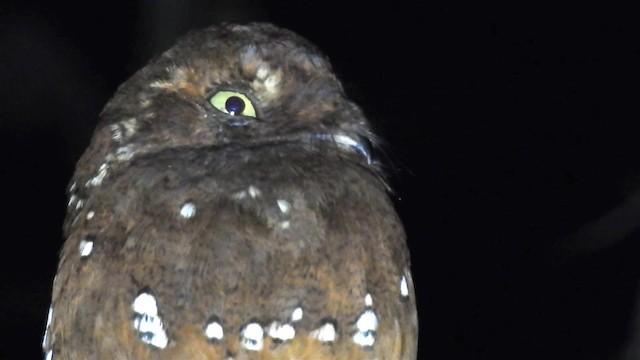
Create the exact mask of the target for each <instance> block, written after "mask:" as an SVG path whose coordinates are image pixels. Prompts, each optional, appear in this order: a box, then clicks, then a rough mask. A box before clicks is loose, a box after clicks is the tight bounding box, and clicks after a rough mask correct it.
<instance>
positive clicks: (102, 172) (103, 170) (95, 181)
mask: <svg viewBox="0 0 640 360" xmlns="http://www.w3.org/2000/svg"><path fill="white" fill-rule="evenodd" d="M107 169H108V166H107V164H106V163H105V164H102V165H100V167H99V168H98V174H97V175H96V176H94V177H92V178H91V179H89V181H87V184H86V185H87V186H99V185H100V184H102V180H104V178H105V177H106V176H107Z"/></svg>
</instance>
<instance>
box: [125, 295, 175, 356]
mask: <svg viewBox="0 0 640 360" xmlns="http://www.w3.org/2000/svg"><path fill="white" fill-rule="evenodd" d="M132 307H133V311H134V312H135V313H136V314H137V315H136V317H135V319H134V320H133V327H134V328H135V329H136V330H137V331H138V335H139V336H140V340H142V342H144V343H146V344H149V345H152V346H155V347H157V348H160V349H164V348H165V347H167V344H168V343H169V338H168V337H167V333H166V331H165V330H164V327H163V324H162V320H161V319H160V317H158V305H157V303H156V298H155V297H154V296H153V295H151V294H149V293H146V292H144V293H141V294H140V295H138V296H137V297H136V298H135V300H133V304H132Z"/></svg>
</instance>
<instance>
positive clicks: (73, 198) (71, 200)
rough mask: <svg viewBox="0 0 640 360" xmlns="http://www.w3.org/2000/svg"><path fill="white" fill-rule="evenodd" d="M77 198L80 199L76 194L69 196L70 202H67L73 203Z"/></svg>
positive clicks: (69, 204)
mask: <svg viewBox="0 0 640 360" xmlns="http://www.w3.org/2000/svg"><path fill="white" fill-rule="evenodd" d="M77 200H78V197H77V196H75V195H71V196H69V203H68V204H67V206H71V205H73V204H74V203H75V202H76V201H77Z"/></svg>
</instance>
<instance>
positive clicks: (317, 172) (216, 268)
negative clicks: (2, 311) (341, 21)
mask: <svg viewBox="0 0 640 360" xmlns="http://www.w3.org/2000/svg"><path fill="white" fill-rule="evenodd" d="M252 107H253V108H254V109H255V114H254V112H252V110H251V108H252ZM368 142H371V143H374V144H375V138H374V137H373V135H372V134H371V132H370V130H369V125H368V122H367V120H366V119H365V118H364V116H363V114H362V112H361V111H360V109H359V108H358V107H357V106H356V105H355V104H353V103H352V102H351V101H350V100H348V99H347V98H346V97H345V95H344V93H343V90H342V88H341V85H340V83H339V81H338V80H337V79H336V77H335V75H334V74H333V73H332V71H331V68H330V65H329V63H328V61H327V59H326V58H325V57H324V56H322V55H321V54H320V53H319V52H318V51H317V50H316V49H315V48H314V47H313V45H311V44H309V43H308V42H307V41H305V40H304V39H302V38H300V37H298V36H297V35H295V34H293V33H291V32H289V31H286V30H283V29H279V28H277V27H274V26H272V25H268V24H250V25H223V26H220V27H211V28H208V29H205V30H202V31H199V32H194V33H192V34H190V35H188V36H187V37H185V38H183V39H182V40H181V41H179V42H178V44H177V45H176V46H174V47H173V48H171V49H170V50H168V51H167V52H165V53H164V54H163V55H162V56H160V57H159V58H158V59H156V60H154V61H152V62H151V63H150V64H149V65H147V66H146V67H145V68H143V69H142V70H140V71H139V72H138V73H136V74H135V75H134V76H133V77H132V78H131V79H129V80H128V81H127V82H125V83H124V84H123V85H122V86H121V87H120V89H119V90H118V92H117V93H116V94H115V96H114V97H113V99H112V100H111V101H110V102H109V103H108V104H107V106H106V107H105V109H104V111H103V113H102V114H101V122H100V124H99V125H98V128H97V130H96V132H95V134H94V137H93V140H92V142H91V145H90V146H89V149H88V150H87V151H86V153H85V154H84V155H83V157H82V158H81V159H80V161H79V162H78V166H77V168H76V172H75V174H74V176H73V179H72V181H71V184H72V185H71V186H70V189H69V196H70V199H69V210H68V214H67V219H66V222H65V236H66V237H67V239H66V242H65V245H64V248H63V250H62V255H61V259H60V265H59V269H58V274H57V276H56V279H55V281H54V290H53V297H52V305H51V310H50V321H49V322H48V325H47V332H46V334H45V339H44V344H43V347H44V351H45V354H47V356H49V355H50V354H51V356H52V357H53V358H54V359H229V358H232V359H274V360H275V359H415V357H416V347H417V317H416V309H415V298H414V292H413V284H412V281H411V275H410V272H409V255H408V252H407V249H406V245H405V235H404V232H403V229H402V226H401V223H400V221H399V219H398V217H397V215H396V213H395V211H394V209H393V206H392V204H391V202H390V200H389V198H388V196H387V194H386V186H385V184H384V181H383V179H382V177H381V175H380V173H379V169H378V165H377V163H376V162H375V161H374V160H372V158H371V154H370V152H369V149H368V148H367V146H366V145H365V144H367V143H368Z"/></svg>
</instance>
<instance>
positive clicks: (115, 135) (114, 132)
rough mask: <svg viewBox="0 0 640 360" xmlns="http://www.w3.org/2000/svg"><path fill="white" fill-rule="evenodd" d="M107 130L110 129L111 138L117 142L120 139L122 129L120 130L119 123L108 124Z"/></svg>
mask: <svg viewBox="0 0 640 360" xmlns="http://www.w3.org/2000/svg"><path fill="white" fill-rule="evenodd" d="M109 130H111V138H112V139H113V140H115V141H117V142H121V141H122V130H120V125H118V124H111V125H109Z"/></svg>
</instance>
